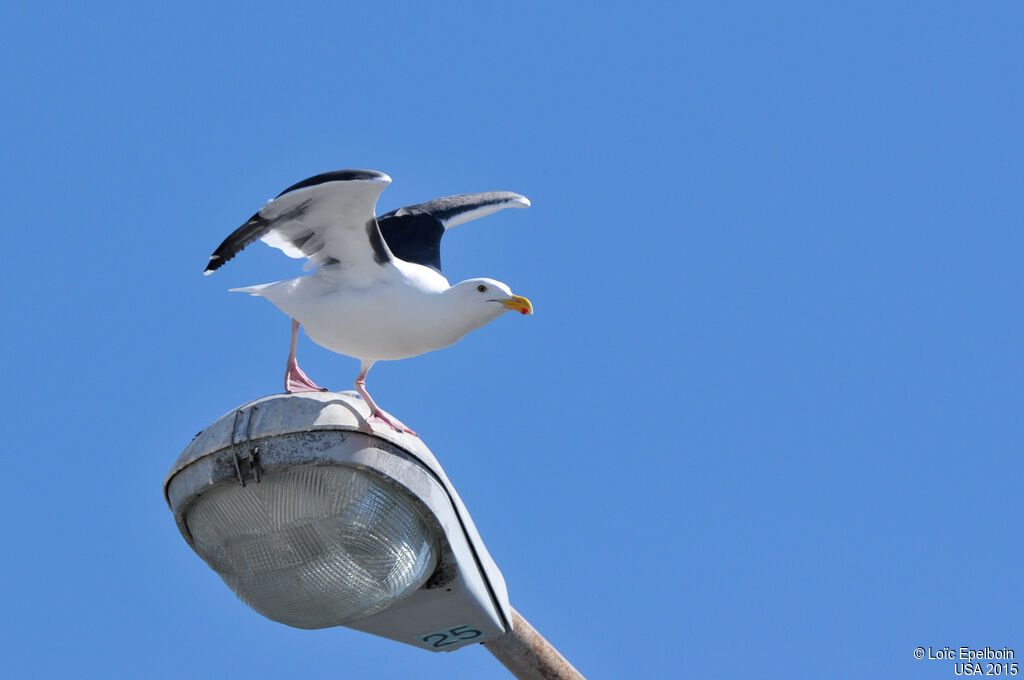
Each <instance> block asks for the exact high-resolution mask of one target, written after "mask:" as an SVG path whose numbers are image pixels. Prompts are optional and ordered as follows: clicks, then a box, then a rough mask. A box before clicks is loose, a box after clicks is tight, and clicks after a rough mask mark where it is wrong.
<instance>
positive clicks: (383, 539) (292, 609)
mask: <svg viewBox="0 0 1024 680" xmlns="http://www.w3.org/2000/svg"><path fill="white" fill-rule="evenodd" d="M367 415H369V413H368V409H367V408H366V406H365V404H364V403H363V402H362V401H361V400H360V399H359V398H358V397H357V396H356V395H355V394H353V393H303V394H291V395H275V396H271V397H266V398H264V399H260V400H257V401H255V402H251V403H249V404H246V405H244V406H242V407H240V408H238V409H236V410H233V411H231V412H230V413H228V414H226V415H224V416H223V417H221V418H220V419H218V420H217V421H216V422H215V423H213V424H212V425H211V426H209V427H208V428H206V429H205V430H203V431H202V432H201V433H199V434H198V435H197V436H196V438H195V439H193V441H192V443H191V444H190V445H189V446H188V447H187V448H186V449H185V451H184V452H183V453H182V455H181V456H180V457H179V459H178V461H177V462H176V463H175V465H174V467H173V468H172V469H171V473H170V474H169V475H168V478H167V481H166V483H165V486H164V490H165V494H166V497H167V501H168V504H169V505H170V507H171V509H172V510H173V512H174V515H175V519H176V520H177V523H178V528H179V529H180V530H181V533H182V535H183V536H184V537H185V540H186V541H188V543H189V545H190V546H191V547H192V548H193V549H194V550H195V551H196V552H197V553H198V554H199V555H200V557H202V558H203V559H204V560H205V561H206V562H207V564H209V565H210V567H211V568H213V569H214V570H215V571H216V572H217V573H218V574H219V575H220V576H221V578H223V579H224V581H225V583H227V585H228V586H230V587H231V589H232V590H233V591H234V592H235V594H236V595H237V596H238V597H239V598H240V599H241V600H242V601H244V602H245V603H246V604H248V605H249V606H250V607H252V608H253V609H255V610H256V611H258V612H259V613H261V614H263V615H264V616H266V617H267V618H270V619H273V620H274V621H279V622H281V623H284V624H287V625H290V626H295V627H298V628H324V627H328V626H339V625H344V626H348V627H351V628H356V629H358V630H363V631H366V632H370V633H373V634H376V635H382V636H384V637H388V638H391V639H395V640H399V641H401V642H406V643H409V644H413V645H416V646H419V647H422V648H426V649H430V650H432V651H450V650H453V649H456V648H458V647H461V646H463V645H465V644H470V643H474V642H483V641H485V640H489V639H496V638H498V637H500V636H502V635H503V634H504V633H505V632H507V631H508V630H510V628H511V624H510V620H511V614H510V611H511V610H510V608H509V605H508V595H507V592H506V590H505V584H504V580H503V579H502V577H501V573H500V572H499V571H498V569H497V567H496V566H495V564H494V562H493V561H492V560H491V558H490V556H489V555H488V554H487V551H486V549H485V548H484V546H483V542H482V541H481V540H480V537H479V535H478V534H477V532H476V529H475V527H474V526H473V523H472V520H471V519H470V517H469V514H468V512H466V509H465V507H464V506H463V505H462V502H461V500H460V499H459V497H458V495H457V494H456V493H455V489H454V488H453V487H452V486H451V483H450V482H449V481H448V479H447V477H446V476H445V474H444V471H443V470H442V469H441V467H440V465H439V464H438V463H437V461H436V459H435V458H434V457H433V455H432V454H431V453H430V451H429V450H428V449H427V448H426V446H424V445H423V443H422V442H421V441H420V440H419V439H418V438H416V437H414V436H412V435H408V434H403V433H397V432H396V433H387V434H383V435H382V434H372V435H371V434H367V433H365V432H364V431H359V426H360V424H361V423H362V422H365V417H366V416H367Z"/></svg>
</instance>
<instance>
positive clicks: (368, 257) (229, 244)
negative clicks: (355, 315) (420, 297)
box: [203, 170, 392, 274]
mask: <svg viewBox="0 0 1024 680" xmlns="http://www.w3.org/2000/svg"><path fill="white" fill-rule="evenodd" d="M390 183H391V178H390V177H388V176H387V175H385V174H384V173H382V172H374V171H373V170H337V171H335V172H325V173H323V174H321V175H316V176H315V177H310V178H309V179H304V180H302V181H301V182H299V183H297V184H293V185H292V186H290V187H288V188H287V189H285V190H284V191H282V192H281V193H280V194H279V195H278V196H277V198H275V199H274V200H272V201H270V202H269V203H267V204H266V205H265V206H263V207H262V208H260V210H259V212H257V213H256V214H255V215H253V216H252V217H251V218H250V219H249V221H248V222H246V223H245V224H243V225H242V226H240V227H239V228H238V229H236V230H235V231H234V232H233V233H232V234H231V235H230V236H228V237H227V238H226V239H224V242H223V243H221V244H220V246H219V247H218V248H217V250H215V251H214V252H213V255H211V256H210V263H209V264H208V265H207V267H206V271H204V272H203V273H204V274H211V273H213V272H214V271H216V270H217V269H218V268H220V267H221V266H222V265H223V264H224V263H225V262H227V261H228V260H230V259H231V258H232V257H234V256H235V255H237V254H238V253H239V252H240V251H241V250H242V249H243V248H245V247H246V246H247V245H249V244H250V243H252V242H253V241H255V240H256V239H262V240H263V242H264V243H266V244H267V245H270V246H273V247H275V248H278V249H279V250H281V251H282V252H283V253H284V254H285V255H287V256H288V257H294V258H303V257H305V258H308V260H307V262H306V264H305V265H304V266H303V269H307V270H308V269H313V268H315V267H318V266H320V265H326V264H337V265H339V266H340V267H341V268H343V269H360V268H365V267H368V266H374V265H373V264H372V263H376V264H377V265H381V264H384V263H386V262H388V261H390V260H391V259H392V255H391V251H390V250H388V246H387V243H385V241H384V239H383V238H382V237H381V233H380V229H379V228H378V226H377V220H376V219H375V218H374V208H375V206H376V204H377V198H378V197H379V196H380V193H381V192H382V191H383V190H384V187H386V186H387V185H388V184H390Z"/></svg>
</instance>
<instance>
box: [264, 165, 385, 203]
mask: <svg viewBox="0 0 1024 680" xmlns="http://www.w3.org/2000/svg"><path fill="white" fill-rule="evenodd" d="M390 181H391V178H390V177H388V176H387V175H385V174H384V173H383V172H377V171H376V170H332V171H331V172H322V173H320V174H319V175H313V176H312V177H307V178H306V179H304V180H302V181H301V182H296V183H295V184H293V185H291V186H290V187H288V188H287V189H285V190H284V191H282V192H281V193H279V194H278V195H277V196H276V198H280V197H281V196H284V195H285V194H287V193H290V192H292V191H298V190H299V189H306V188H308V187H315V186H316V185H318V184H324V183H326V182H390Z"/></svg>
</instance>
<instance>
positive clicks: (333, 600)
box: [184, 465, 437, 628]
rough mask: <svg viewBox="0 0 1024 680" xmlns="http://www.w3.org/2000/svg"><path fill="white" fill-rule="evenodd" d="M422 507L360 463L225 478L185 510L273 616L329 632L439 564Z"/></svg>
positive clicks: (221, 570)
mask: <svg viewBox="0 0 1024 680" xmlns="http://www.w3.org/2000/svg"><path fill="white" fill-rule="evenodd" d="M421 512H422V511H421V510H420V509H419V508H417V507H416V506H415V505H414V503H412V502H411V501H410V499H409V498H408V497H407V496H406V495H404V494H402V493H400V492H397V493H396V491H395V490H394V489H392V488H390V487H389V486H388V485H387V484H386V483H385V482H384V481H383V480H381V479H378V478H376V477H374V476H373V475H372V474H370V473H368V472H365V471H363V470H360V469H358V468H354V467H343V466H340V465H332V466H326V465H304V466H298V467H294V468H291V469H288V470H284V471H281V472H279V473H278V474H274V475H268V476H267V477H266V478H264V479H263V480H262V482H261V483H259V484H248V485H247V486H245V487H243V486H241V485H240V484H222V485H219V486H217V487H215V488H213V489H211V491H210V492H209V493H206V494H203V495H202V496H201V497H200V498H197V499H196V501H195V503H193V504H192V506H191V507H190V509H189V510H188V511H187V512H186V513H185V517H184V519H185V524H186V525H187V527H188V530H189V533H190V534H191V535H192V538H193V544H192V545H193V548H195V551H196V552H197V553H199V555H200V556H201V557H202V558H203V559H204V560H206V562H207V564H209V565H210V566H211V567H212V568H213V569H214V571H216V572H217V573H218V574H220V576H221V578H223V579H224V582H225V583H227V584H228V586H230V587H231V589H232V590H233V591H235V594H236V595H238V597H239V598H240V599H241V600H242V601H244V602H245V603H246V604H248V605H249V606H250V607H252V608H253V609H255V610H256V611H258V612H259V613H261V614H263V615H264V616H266V617H267V618H269V619H273V620H274V621H280V622H281V623H286V624H288V625H290V626H295V627H297V628H326V627H328V626H340V625H344V624H346V623H349V622H350V621H356V620H358V619H361V618H365V617H367V616H369V615H371V614H376V613H377V612H379V611H380V610H382V609H384V608H385V607H387V606H388V605H390V604H392V603H394V602H396V601H397V600H400V599H401V598H402V597H403V596H405V595H407V594H409V593H411V592H412V591H414V590H416V589H417V588H419V587H420V586H421V585H423V582H424V581H426V580H427V577H429V576H430V574H431V572H432V571H433V570H434V567H435V566H436V565H437V548H436V547H434V538H433V536H432V534H431V532H430V531H429V529H428V528H427V524H426V522H425V521H424V520H423V518H422V514H421Z"/></svg>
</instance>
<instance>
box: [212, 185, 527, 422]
mask: <svg viewBox="0 0 1024 680" xmlns="http://www.w3.org/2000/svg"><path fill="white" fill-rule="evenodd" d="M390 183H391V178H390V177H388V176H387V175H385V174H384V173H381V172H376V171H373V170H336V171H334V172H326V173H323V174H320V175H316V176H314V177H310V178H308V179H304V180H302V181H301V182H298V183H296V184H293V185H292V186H290V187H288V188H287V189H285V190H284V191H282V192H281V193H280V194H278V196H277V197H276V198H274V199H273V200H271V201H270V202H268V203H267V204H266V205H264V206H263V207H262V208H260V210H259V212H257V213H256V214H255V215H253V216H252V217H251V218H250V219H249V220H248V221H247V222H246V223H245V224H243V225H242V226H240V227H239V228H238V229H236V230H235V231H234V232H233V233H232V234H231V235H230V236H228V237H227V238H226V239H224V242H223V243H221V244H220V246H219V247H218V248H217V250H215V251H214V252H213V255H211V256H210V261H209V264H208V265H207V267H206V270H205V271H204V272H203V274H205V275H209V274H212V273H213V272H214V271H216V270H217V269H219V268H220V267H221V266H223V265H224V264H225V263H226V262H227V261H228V260H230V259H231V258H233V257H234V256H235V255H237V254H238V253H239V252H240V251H241V250H242V249H243V248H245V247H246V246H247V245H249V244H250V243H252V242H253V241H255V240H256V239H260V240H262V241H263V242H264V243H266V244H267V245H269V246H272V247H274V248H277V249H278V250H280V251H282V252H283V253H284V254H285V255H287V256H289V257H293V258H296V259H301V258H306V262H305V264H304V265H303V269H304V270H306V271H309V270H312V269H316V272H315V273H313V274H312V275H309V276H300V277H299V278H296V279H290V280H288V281H277V282H275V283H264V284H260V285H255V286H246V287H244V288H233V289H231V290H232V292H243V293H250V294H251V295H256V296H260V297H264V298H266V299H268V300H270V302H272V303H273V304H274V305H275V306H276V307H277V308H278V309H280V310H281V311H282V312H284V313H285V314H287V315H288V316H289V317H291V319H292V334H291V349H290V350H289V352H288V362H287V365H286V368H285V376H284V387H285V392H288V393H294V392H309V391H326V390H325V389H324V388H322V387H320V386H319V385H317V384H316V383H315V382H313V381H312V380H311V379H310V378H309V377H308V376H307V375H306V374H305V373H304V372H303V371H302V369H301V368H299V364H298V361H297V359H296V358H295V344H296V339H297V337H298V332H299V327H300V326H301V327H302V328H304V329H305V330H306V334H307V335H308V336H309V337H310V338H311V339H312V340H313V342H315V343H317V344H318V345H321V346H322V347H325V348H327V349H329V350H331V351H332V352H337V353H338V354H345V355H347V356H350V357H353V358H355V359H358V360H359V361H360V369H359V375H357V376H356V380H355V388H356V391H357V392H358V393H359V396H361V397H362V398H363V400H364V401H365V402H366V404H367V406H369V407H370V417H369V418H368V423H369V426H370V428H371V429H372V428H373V425H374V424H376V423H381V424H384V425H386V426H390V427H391V428H393V429H395V430H397V431H399V432H406V433H409V434H412V435H415V434H416V433H415V432H413V431H412V430H410V429H408V428H407V427H405V426H404V425H401V424H400V423H397V422H396V421H395V420H394V419H393V417H392V416H389V415H388V414H387V413H385V412H384V411H383V410H382V409H381V408H380V407H379V406H378V405H377V403H376V402H375V401H374V400H373V398H372V397H370V393H369V392H367V390H366V374H367V373H368V372H369V371H370V368H371V367H372V366H373V365H374V364H375V363H376V362H378V361H384V360H395V359H406V358H409V357H414V356H418V355H420V354H424V353H425V352H431V351H433V350H436V349H441V348H443V347H448V346H449V345H452V344H454V343H456V342H458V341H459V340H460V339H462V337H463V336H465V335H466V334H467V333H469V332H470V331H473V330H476V329H477V328H480V327H481V326H483V325H485V324H487V323H489V322H491V321H493V320H494V319H496V318H498V317H499V316H501V315H502V314H503V313H504V312H507V311H510V310H512V311H517V312H520V313H521V314H532V313H533V305H532V304H530V301H529V300H527V299H526V298H525V297H521V296H519V295H513V294H512V291H511V290H510V289H509V287H508V286H507V285H505V284H504V283H501V282H500V281H495V280H494V279H485V278H478V279H469V280H466V281H462V282H460V283H457V284H455V285H454V286H453V285H451V284H449V283H448V280H447V279H446V278H445V277H444V276H443V275H442V274H441V251H440V245H441V237H442V236H443V235H444V234H445V232H446V231H447V230H448V229H451V228H452V227H455V226H458V225H460V224H463V223H465V222H468V221H470V220H474V219H476V218H478V217H484V216H486V215H490V214H492V213H495V212H497V211H499V210H502V209H504V208H527V207H529V205H530V201H529V200H527V199H526V197H524V196H520V195H519V194H516V193H512V192H511V191H490V192H486V193H479V194H459V195H456V196H446V197H443V198H436V199H434V200H432V201H427V202H426V203H419V204H417V205H410V206H406V207H404V208H399V209H398V210H393V211H391V212H389V213H387V214H385V215H382V216H380V217H376V216H375V210H376V204H377V198H378V197H379V196H380V194H381V192H382V191H383V190H384V188H385V187H386V186H387V185H388V184H390Z"/></svg>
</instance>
